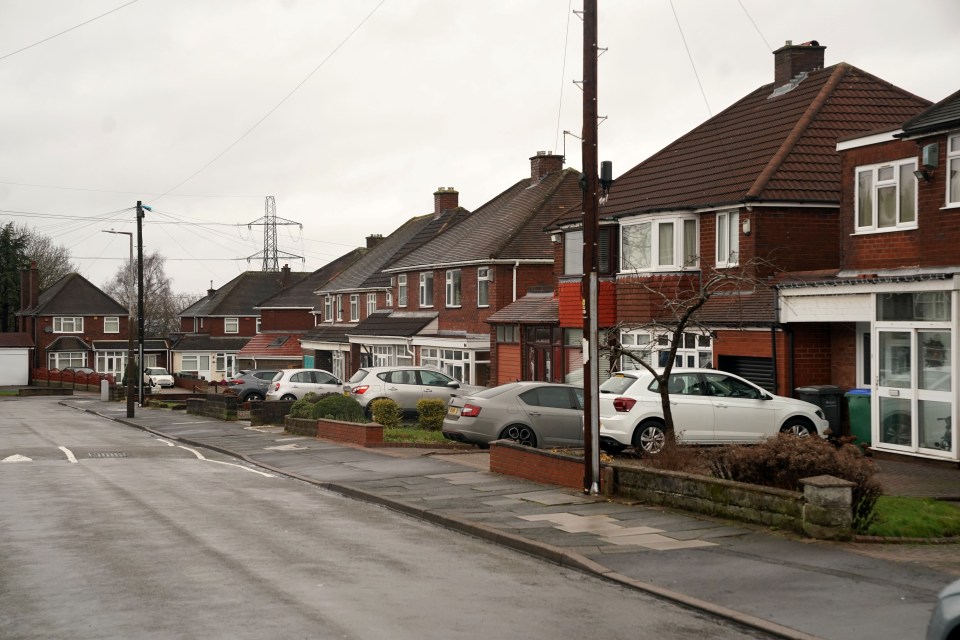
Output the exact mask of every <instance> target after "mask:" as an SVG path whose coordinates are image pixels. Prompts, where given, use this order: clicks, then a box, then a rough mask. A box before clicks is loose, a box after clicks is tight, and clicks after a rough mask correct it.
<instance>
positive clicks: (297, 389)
mask: <svg viewBox="0 0 960 640" xmlns="http://www.w3.org/2000/svg"><path fill="white" fill-rule="evenodd" d="M311 391H312V392H313V393H316V394H320V395H322V394H324V393H343V382H341V381H340V378H338V377H337V376H335V375H333V374H332V373H330V372H329V371H324V370H323V369H283V370H282V371H280V372H279V373H278V374H277V375H276V376H274V378H273V380H271V381H270V386H269V388H268V390H267V400H268V401H270V400H300V399H301V398H303V396H305V395H307V394H308V393H310V392H311Z"/></svg>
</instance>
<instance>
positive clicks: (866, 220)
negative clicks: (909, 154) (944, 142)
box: [856, 158, 917, 233]
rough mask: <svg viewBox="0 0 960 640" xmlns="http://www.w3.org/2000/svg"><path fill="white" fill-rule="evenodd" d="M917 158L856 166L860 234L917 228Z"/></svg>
mask: <svg viewBox="0 0 960 640" xmlns="http://www.w3.org/2000/svg"><path fill="white" fill-rule="evenodd" d="M916 168H917V160H916V158H909V159H906V160H898V161H896V162H887V163H884V164H876V165H869V166H863V167H857V171H856V175H857V183H856V190H857V194H856V230H857V233H872V232H877V231H900V230H902V229H916V227H917V179H916V177H915V176H914V175H913V172H914V171H915V170H916Z"/></svg>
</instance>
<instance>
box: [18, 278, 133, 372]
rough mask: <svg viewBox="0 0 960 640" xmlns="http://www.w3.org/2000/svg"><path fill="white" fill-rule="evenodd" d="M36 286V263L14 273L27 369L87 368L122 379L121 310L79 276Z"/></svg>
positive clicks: (123, 310)
mask: <svg viewBox="0 0 960 640" xmlns="http://www.w3.org/2000/svg"><path fill="white" fill-rule="evenodd" d="M39 283H40V278H39V273H38V271H37V266H36V264H32V265H31V266H30V268H28V269H23V270H22V271H21V272H20V311H18V313H17V316H18V323H19V326H18V328H19V330H20V332H22V333H25V334H27V335H28V336H29V337H30V339H31V340H32V341H33V344H34V347H35V348H34V349H33V353H32V361H31V363H30V368H31V370H32V369H40V368H46V369H65V368H68V367H69V368H78V367H89V368H91V369H94V370H95V371H96V372H97V373H109V374H113V375H115V376H122V375H123V371H124V368H125V367H126V362H127V339H128V333H127V332H128V331H129V330H130V327H129V324H128V312H127V309H126V307H124V306H123V305H121V304H120V303H119V302H117V301H116V300H114V299H113V298H111V297H110V296H108V295H107V294H106V293H104V292H103V291H101V290H100V289H99V288H98V287H97V286H96V285H94V284H93V283H91V282H90V281H89V280H87V279H86V278H84V277H83V276H81V275H80V274H79V273H70V274H67V275H65V276H64V277H62V278H60V279H59V280H57V281H56V282H55V283H53V284H52V285H51V286H50V287H49V288H48V289H47V290H45V291H43V292H41V291H40V290H39V289H40V284H39ZM118 344H121V345H122V347H119V348H118V347H117V346H116V345H118Z"/></svg>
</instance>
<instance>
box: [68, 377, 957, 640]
mask: <svg viewBox="0 0 960 640" xmlns="http://www.w3.org/2000/svg"><path fill="white" fill-rule="evenodd" d="M61 404H64V405H67V406H71V407H74V408H76V409H79V410H83V411H88V412H91V413H95V414H98V415H101V416H103V417H105V418H109V419H111V420H115V421H117V422H121V423H124V424H127V425H130V426H133V427H137V428H139V429H143V430H146V431H149V432H151V433H155V434H157V435H158V436H162V437H166V438H170V439H173V440H176V441H179V442H181V443H184V444H190V445H194V446H200V447H205V448H208V449H212V450H215V451H219V452H221V453H224V454H228V455H231V456H234V457H236V458H239V459H242V460H244V461H246V462H248V463H249V464H252V465H256V466H258V467H261V468H264V469H267V470H269V471H272V472H274V473H277V474H281V475H285V476H288V477H292V478H297V479H299V480H302V481H305V482H309V483H311V484H314V485H316V486H318V487H322V488H324V489H327V490H331V491H335V492H338V493H341V494H344V495H347V496H351V497H354V498H357V499H361V500H365V501H368V502H372V503H376V504H379V505H382V506H384V507H387V508H390V509H393V510H396V511H399V512H402V513H405V514H408V515H410V516H412V517H416V518H420V519H422V520H425V521H429V522H432V523H435V524H437V525H439V526H443V527H446V528H449V529H453V530H456V531H460V532H463V533H466V534H469V535H472V536H476V537H478V538H481V539H485V540H488V541H490V542H492V543H496V544H499V545H503V546H507V547H510V548H513V549H516V550H519V551H522V552H525V553H528V554H532V555H535V556H538V557H540V558H542V559H544V560H547V561H550V562H555V563H557V564H560V565H563V566H567V567H572V568H577V569H580V570H582V571H585V572H589V573H592V574H595V575H597V576H599V577H601V578H604V579H607V580H610V581H614V582H617V583H619V584H621V585H624V586H625V587H628V588H632V589H637V590H641V591H644V592H647V593H651V594H653V595H656V596H659V597H662V598H664V599H667V600H671V601H673V602H676V603H680V604H682V605H685V606H688V607H690V608H691V609H694V610H697V611H704V612H707V613H710V614H714V615H719V616H721V617H724V618H726V619H728V620H731V621H732V622H734V623H736V624H739V625H742V626H743V627H744V628H745V634H747V633H748V631H747V629H749V630H750V631H749V633H750V635H752V636H753V637H756V632H758V631H759V632H761V634H768V635H769V636H770V637H780V638H797V639H811V638H837V639H848V638H871V639H882V638H898V639H900V638H907V637H922V635H923V633H924V630H925V627H926V623H927V620H928V619H929V616H930V612H931V611H932V609H933V605H934V602H935V601H936V597H937V594H938V592H939V591H940V589H942V588H943V587H944V586H945V585H946V584H948V583H950V582H952V581H953V580H956V579H957V578H958V577H960V545H958V544H875V543H874V544H866V543H832V542H824V541H814V540H809V539H806V538H802V537H800V536H797V535H794V534H791V533H787V532H782V531H775V530H771V529H767V528H763V527H756V526H751V525H747V524H742V523H737V522H730V521H724V520H719V519H715V518H708V517H705V516H699V515H694V514H690V513H687V512H681V511H676V510H670V509H665V508H660V507H651V506H647V505H643V504H637V503H626V502H622V501H616V500H611V499H608V498H603V497H597V496H588V495H584V494H583V493H581V492H577V491H571V490H568V489H563V488H558V487H552V486H546V485H540V484H536V483H533V482H529V481H526V480H521V479H518V478H514V477H512V476H505V475H500V474H496V473H490V472H489V471H488V465H487V460H488V458H487V457H486V456H487V455H488V454H486V453H480V452H476V453H475V452H470V451H468V452H454V451H451V450H437V449H416V448H390V449H362V448H357V447H352V446H349V445H344V444H341V443H334V442H330V441H326V440H320V439H316V438H307V437H302V436H293V435H288V434H285V433H283V430H282V428H280V427H251V426H250V425H249V423H248V422H243V421H238V422H223V421H219V420H214V419H211V418H204V417H201V416H192V415H184V414H183V413H180V412H173V411H169V410H163V409H149V408H139V407H138V408H137V409H136V417H135V418H132V419H129V418H126V417H125V416H126V407H125V405H123V404H120V403H115V402H103V401H101V400H99V398H98V397H95V396H82V395H78V396H73V397H71V398H66V399H63V400H61ZM903 465H907V466H906V467H904V466H903ZM880 466H881V469H882V471H881V474H880V477H881V481H883V482H884V483H885V486H887V488H888V491H892V492H895V493H897V492H898V493H903V494H909V495H939V494H944V496H945V497H954V496H960V471H958V470H957V469H956V468H941V467H930V466H924V467H920V469H921V470H920V471H919V472H918V471H917V468H918V465H913V464H909V463H903V462H892V461H880ZM601 624H602V623H601ZM638 624H639V625H642V621H641V620H638Z"/></svg>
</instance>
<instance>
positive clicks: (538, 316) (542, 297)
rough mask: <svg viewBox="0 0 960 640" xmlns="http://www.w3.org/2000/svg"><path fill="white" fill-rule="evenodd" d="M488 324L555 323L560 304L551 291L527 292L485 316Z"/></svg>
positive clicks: (558, 315)
mask: <svg viewBox="0 0 960 640" xmlns="http://www.w3.org/2000/svg"><path fill="white" fill-rule="evenodd" d="M487 322H489V323H490V324H556V323H559V322H560V304H559V301H558V300H557V298H556V297H554V295H553V293H528V294H527V295H525V296H523V297H522V298H520V299H519V300H516V301H515V302H511V303H510V304H508V305H507V306H505V307H504V308H502V309H500V310H499V311H497V312H496V313H493V314H491V315H490V316H488V317H487Z"/></svg>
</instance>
